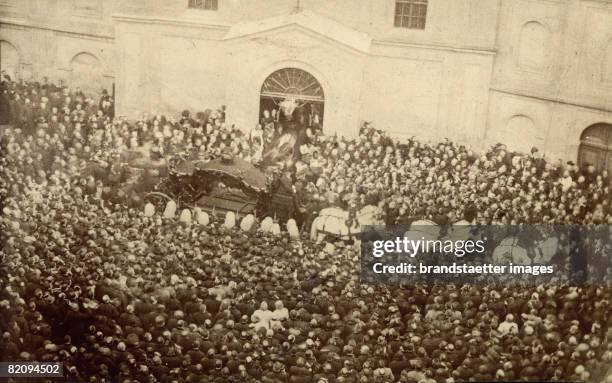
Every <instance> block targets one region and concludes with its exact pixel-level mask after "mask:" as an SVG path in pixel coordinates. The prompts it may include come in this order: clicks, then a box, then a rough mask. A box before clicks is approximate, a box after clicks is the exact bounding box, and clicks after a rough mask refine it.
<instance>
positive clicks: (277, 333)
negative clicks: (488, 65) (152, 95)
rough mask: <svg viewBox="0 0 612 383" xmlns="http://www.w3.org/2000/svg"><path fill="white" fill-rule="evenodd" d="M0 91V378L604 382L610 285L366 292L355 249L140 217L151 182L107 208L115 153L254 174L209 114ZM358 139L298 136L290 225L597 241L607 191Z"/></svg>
mask: <svg viewBox="0 0 612 383" xmlns="http://www.w3.org/2000/svg"><path fill="white" fill-rule="evenodd" d="M1 91H2V93H3V95H4V97H5V98H6V99H8V100H9V106H10V121H9V122H10V125H9V126H8V127H5V128H3V131H2V141H1V150H2V153H1V156H0V157H1V159H0V161H1V162H0V164H1V168H0V182H1V185H0V186H1V187H0V193H1V194H0V197H1V201H2V202H1V204H2V206H1V207H2V215H1V218H0V232H1V233H2V234H0V235H1V238H2V244H3V246H2V250H1V252H0V275H1V276H2V278H1V291H0V330H1V331H2V341H1V342H0V358H1V359H2V360H4V361H17V360H23V361H61V362H63V363H64V371H65V374H66V376H68V377H70V378H75V379H82V380H84V381H91V382H136V381H137V382H155V381H159V382H172V381H176V382H207V381H211V382H232V381H235V382H259V381H261V382H270V383H272V382H316V383H321V382H328V383H332V382H398V381H399V382H414V383H419V382H434V381H437V382H454V381H468V380H476V381H487V380H497V381H510V380H558V381H568V380H572V381H601V380H603V379H606V377H605V375H604V374H605V371H606V369H607V368H609V366H610V365H612V322H611V321H612V320H611V319H610V318H611V314H612V288H611V287H610V286H609V285H601V286H565V285H560V286H551V285H539V286H537V287H533V288H519V287H503V286H502V287H492V286H455V285H445V286H429V285H400V286H384V285H365V284H361V283H360V281H359V265H360V262H359V247H358V246H357V245H353V244H345V243H342V242H335V243H331V242H324V243H321V244H317V243H314V242H311V241H310V240H308V239H307V238H303V239H302V240H301V241H292V240H289V238H288V237H287V236H285V235H280V236H278V235H272V234H268V233H260V232H258V233H249V232H243V231H241V230H239V229H237V228H236V229H227V228H225V227H223V225H221V223H220V222H217V221H216V220H215V218H214V217H213V218H212V222H211V223H210V224H209V225H198V224H196V223H194V224H192V225H186V224H183V223H180V222H179V221H178V220H174V219H166V218H163V217H162V216H161V215H160V214H156V215H153V216H152V217H147V216H145V214H143V211H142V198H140V199H139V196H140V194H141V193H142V192H143V190H150V189H151V188H152V187H153V183H154V181H153V179H154V177H153V178H148V177H149V176H151V177H152V175H150V174H149V173H148V172H145V174H144V175H141V176H140V177H141V178H140V179H139V182H137V183H136V186H135V187H134V188H132V189H130V191H129V193H125V192H122V193H118V192H117V190H123V189H122V188H121V187H122V185H123V184H124V183H125V182H126V179H127V178H128V177H129V174H126V173H129V172H127V170H126V169H125V165H123V163H124V161H125V155H126V154H125V153H128V152H130V151H143V150H144V151H146V153H147V155H149V156H151V158H152V159H155V157H156V156H159V157H164V158H167V157H168V156H169V155H175V154H181V155H185V154H186V155H191V156H202V157H214V156H218V155H219V154H220V153H222V152H224V151H228V150H231V151H232V152H233V154H234V155H236V156H241V157H243V158H246V159H249V160H252V161H254V162H257V161H258V160H259V159H260V158H261V150H262V149H261V148H259V147H256V145H253V139H252V136H253V134H243V133H242V132H241V131H240V130H238V129H236V128H234V127H227V126H225V122H224V110H223V109H220V110H216V111H210V110H207V111H205V112H201V113H197V114H195V115H192V114H191V113H189V112H183V113H182V115H181V116H180V117H179V118H177V119H171V118H167V117H164V116H151V117H143V118H142V119H140V120H138V121H135V122H133V121H128V120H126V119H122V118H120V117H116V116H114V108H113V105H112V104H113V100H112V97H110V96H109V95H108V94H103V95H102V97H101V100H99V101H96V100H94V99H92V98H91V97H88V96H87V95H84V94H83V93H82V92H80V91H79V90H78V89H76V90H73V91H72V90H70V89H69V88H67V87H58V86H54V85H52V84H48V83H46V82H45V81H43V82H41V83H24V82H19V83H17V82H12V81H8V80H6V81H3V83H2V89H1ZM360 133H361V134H360V135H359V138H358V139H355V140H348V139H344V138H342V137H326V136H324V135H321V134H307V135H306V137H305V138H304V140H302V141H301V143H300V146H299V147H298V148H297V150H298V152H299V153H295V155H294V156H293V159H292V160H290V161H286V162H284V163H282V164H280V165H279V166H280V167H282V168H283V170H285V171H287V172H288V173H290V175H291V177H292V182H293V186H294V187H295V190H296V195H297V196H298V198H296V201H298V203H299V206H298V207H299V209H301V210H304V211H313V212H316V210H317V209H319V208H321V207H323V206H330V205H334V206H341V207H343V208H345V209H349V210H350V209H357V208H359V207H361V206H364V205H369V204H376V205H379V206H381V207H382V208H383V209H384V211H385V220H386V221H387V223H389V224H392V223H409V222H411V221H412V220H414V219H428V220H431V221H434V222H436V223H440V224H444V223H448V222H456V221H459V220H461V219H463V218H464V216H463V212H464V211H472V212H473V213H474V215H475V217H474V219H475V220H476V221H477V222H479V223H493V224H516V223H562V224H565V223H574V224H591V223H597V224H608V225H609V224H611V223H612V218H611V207H610V201H611V198H610V179H609V175H608V174H607V173H605V172H602V173H597V172H595V171H594V169H593V168H592V167H587V168H585V169H579V168H578V167H577V166H576V165H574V164H571V163H566V164H561V163H554V162H551V161H548V160H546V159H545V158H543V156H541V155H540V153H539V152H537V150H535V149H534V150H532V152H531V153H529V154H519V153H513V152H511V151H510V150H507V149H506V148H504V147H503V146H501V145H498V146H495V147H493V148H491V149H490V150H489V151H487V152H486V153H484V154H479V153H475V152H473V151H471V150H470V149H469V148H467V147H465V146H462V145H458V144H456V143H453V142H451V141H445V142H442V143H438V144H424V143H421V142H419V141H417V140H410V141H407V142H395V141H394V140H393V139H392V138H390V137H388V136H386V135H385V134H384V133H383V132H380V131H377V130H376V129H374V128H373V127H372V126H369V125H367V124H366V125H364V126H363V127H362V128H361V132H360ZM267 141H269V142H271V141H272V140H267ZM261 142H266V140H261ZM254 146H255V148H254ZM95 161H97V162H99V163H102V164H104V165H103V166H101V167H100V168H99V169H97V171H92V170H91V169H90V164H91V163H92V162H95ZM140 197H141V196H140ZM139 202H140V203H139ZM608 249H609V248H608ZM607 379H611V378H610V377H608V378H607Z"/></svg>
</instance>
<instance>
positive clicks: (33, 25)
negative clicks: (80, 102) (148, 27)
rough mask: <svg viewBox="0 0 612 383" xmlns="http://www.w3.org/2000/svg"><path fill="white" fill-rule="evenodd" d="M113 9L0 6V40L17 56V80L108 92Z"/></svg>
mask: <svg viewBox="0 0 612 383" xmlns="http://www.w3.org/2000/svg"><path fill="white" fill-rule="evenodd" d="M114 6H115V0H110V1H104V2H99V1H97V0H62V1H59V0H25V1H24V0H0V24H1V25H0V40H3V41H6V42H8V43H9V44H10V45H12V46H13V47H15V48H16V50H17V52H18V53H19V58H18V59H19V70H18V73H17V74H16V75H17V77H18V78H24V79H31V78H37V79H38V78H42V77H44V76H46V77H48V78H49V79H50V80H51V81H58V80H63V81H64V82H65V83H66V84H70V85H75V86H77V85H86V84H89V85H87V87H90V88H91V89H87V90H90V91H94V90H95V91H96V92H99V91H100V90H101V89H102V88H107V89H108V88H110V87H111V86H112V83H113V82H114V76H115V66H114V62H115V53H114V52H115V43H114V27H113V23H112V19H111V15H112V13H113V9H114ZM79 55H81V56H79ZM84 56H87V57H88V59H85V60H84V59H83V58H84ZM75 58H76V60H75ZM84 63H89V64H90V66H89V67H85V66H84V65H83V64H84ZM83 77H85V78H83Z"/></svg>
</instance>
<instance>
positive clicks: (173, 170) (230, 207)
mask: <svg viewBox="0 0 612 383" xmlns="http://www.w3.org/2000/svg"><path fill="white" fill-rule="evenodd" d="M157 189H158V191H160V192H162V193H165V194H167V195H169V196H170V197H171V198H173V199H174V200H175V201H176V202H177V203H179V204H183V205H188V206H198V207H201V208H203V209H204V210H207V211H209V212H213V211H214V212H216V213H222V214H225V212H227V211H232V212H234V213H238V214H239V215H246V214H251V213H252V214H255V213H257V214H265V212H266V211H267V210H268V204H269V200H270V198H269V182H268V179H267V177H266V175H265V174H264V173H263V172H261V171H260V170H259V169H258V168H256V167H255V166H253V165H252V164H251V163H250V162H247V161H244V160H243V159H240V158H233V157H231V156H223V157H221V158H217V159H214V160H211V161H210V162H206V161H203V160H189V159H184V160H179V161H178V162H177V163H176V164H174V165H173V166H171V167H170V169H169V177H168V178H166V179H164V180H163V181H162V182H161V183H160V185H158V188H157Z"/></svg>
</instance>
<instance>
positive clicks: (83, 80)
mask: <svg viewBox="0 0 612 383" xmlns="http://www.w3.org/2000/svg"><path fill="white" fill-rule="evenodd" d="M70 70H71V79H70V80H71V81H70V83H71V86H72V87H73V88H77V87H78V88H81V90H82V91H83V92H85V93H86V94H90V95H96V96H97V95H98V94H100V91H101V90H102V87H103V75H102V64H101V63H100V60H99V59H98V58H97V57H96V56H94V55H93V54H91V53H88V52H81V53H79V54H77V55H75V56H74V57H73V58H72V60H71V61H70Z"/></svg>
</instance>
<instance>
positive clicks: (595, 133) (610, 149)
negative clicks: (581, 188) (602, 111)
mask: <svg viewBox="0 0 612 383" xmlns="http://www.w3.org/2000/svg"><path fill="white" fill-rule="evenodd" d="M578 162H579V164H580V166H581V167H585V166H589V165H593V166H595V168H596V169H597V170H598V171H602V170H604V169H607V170H608V172H609V173H612V124H605V123H600V124H595V125H591V126H589V127H588V128H586V129H585V130H584V131H583V132H582V135H581V136H580V150H579V153H578Z"/></svg>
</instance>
